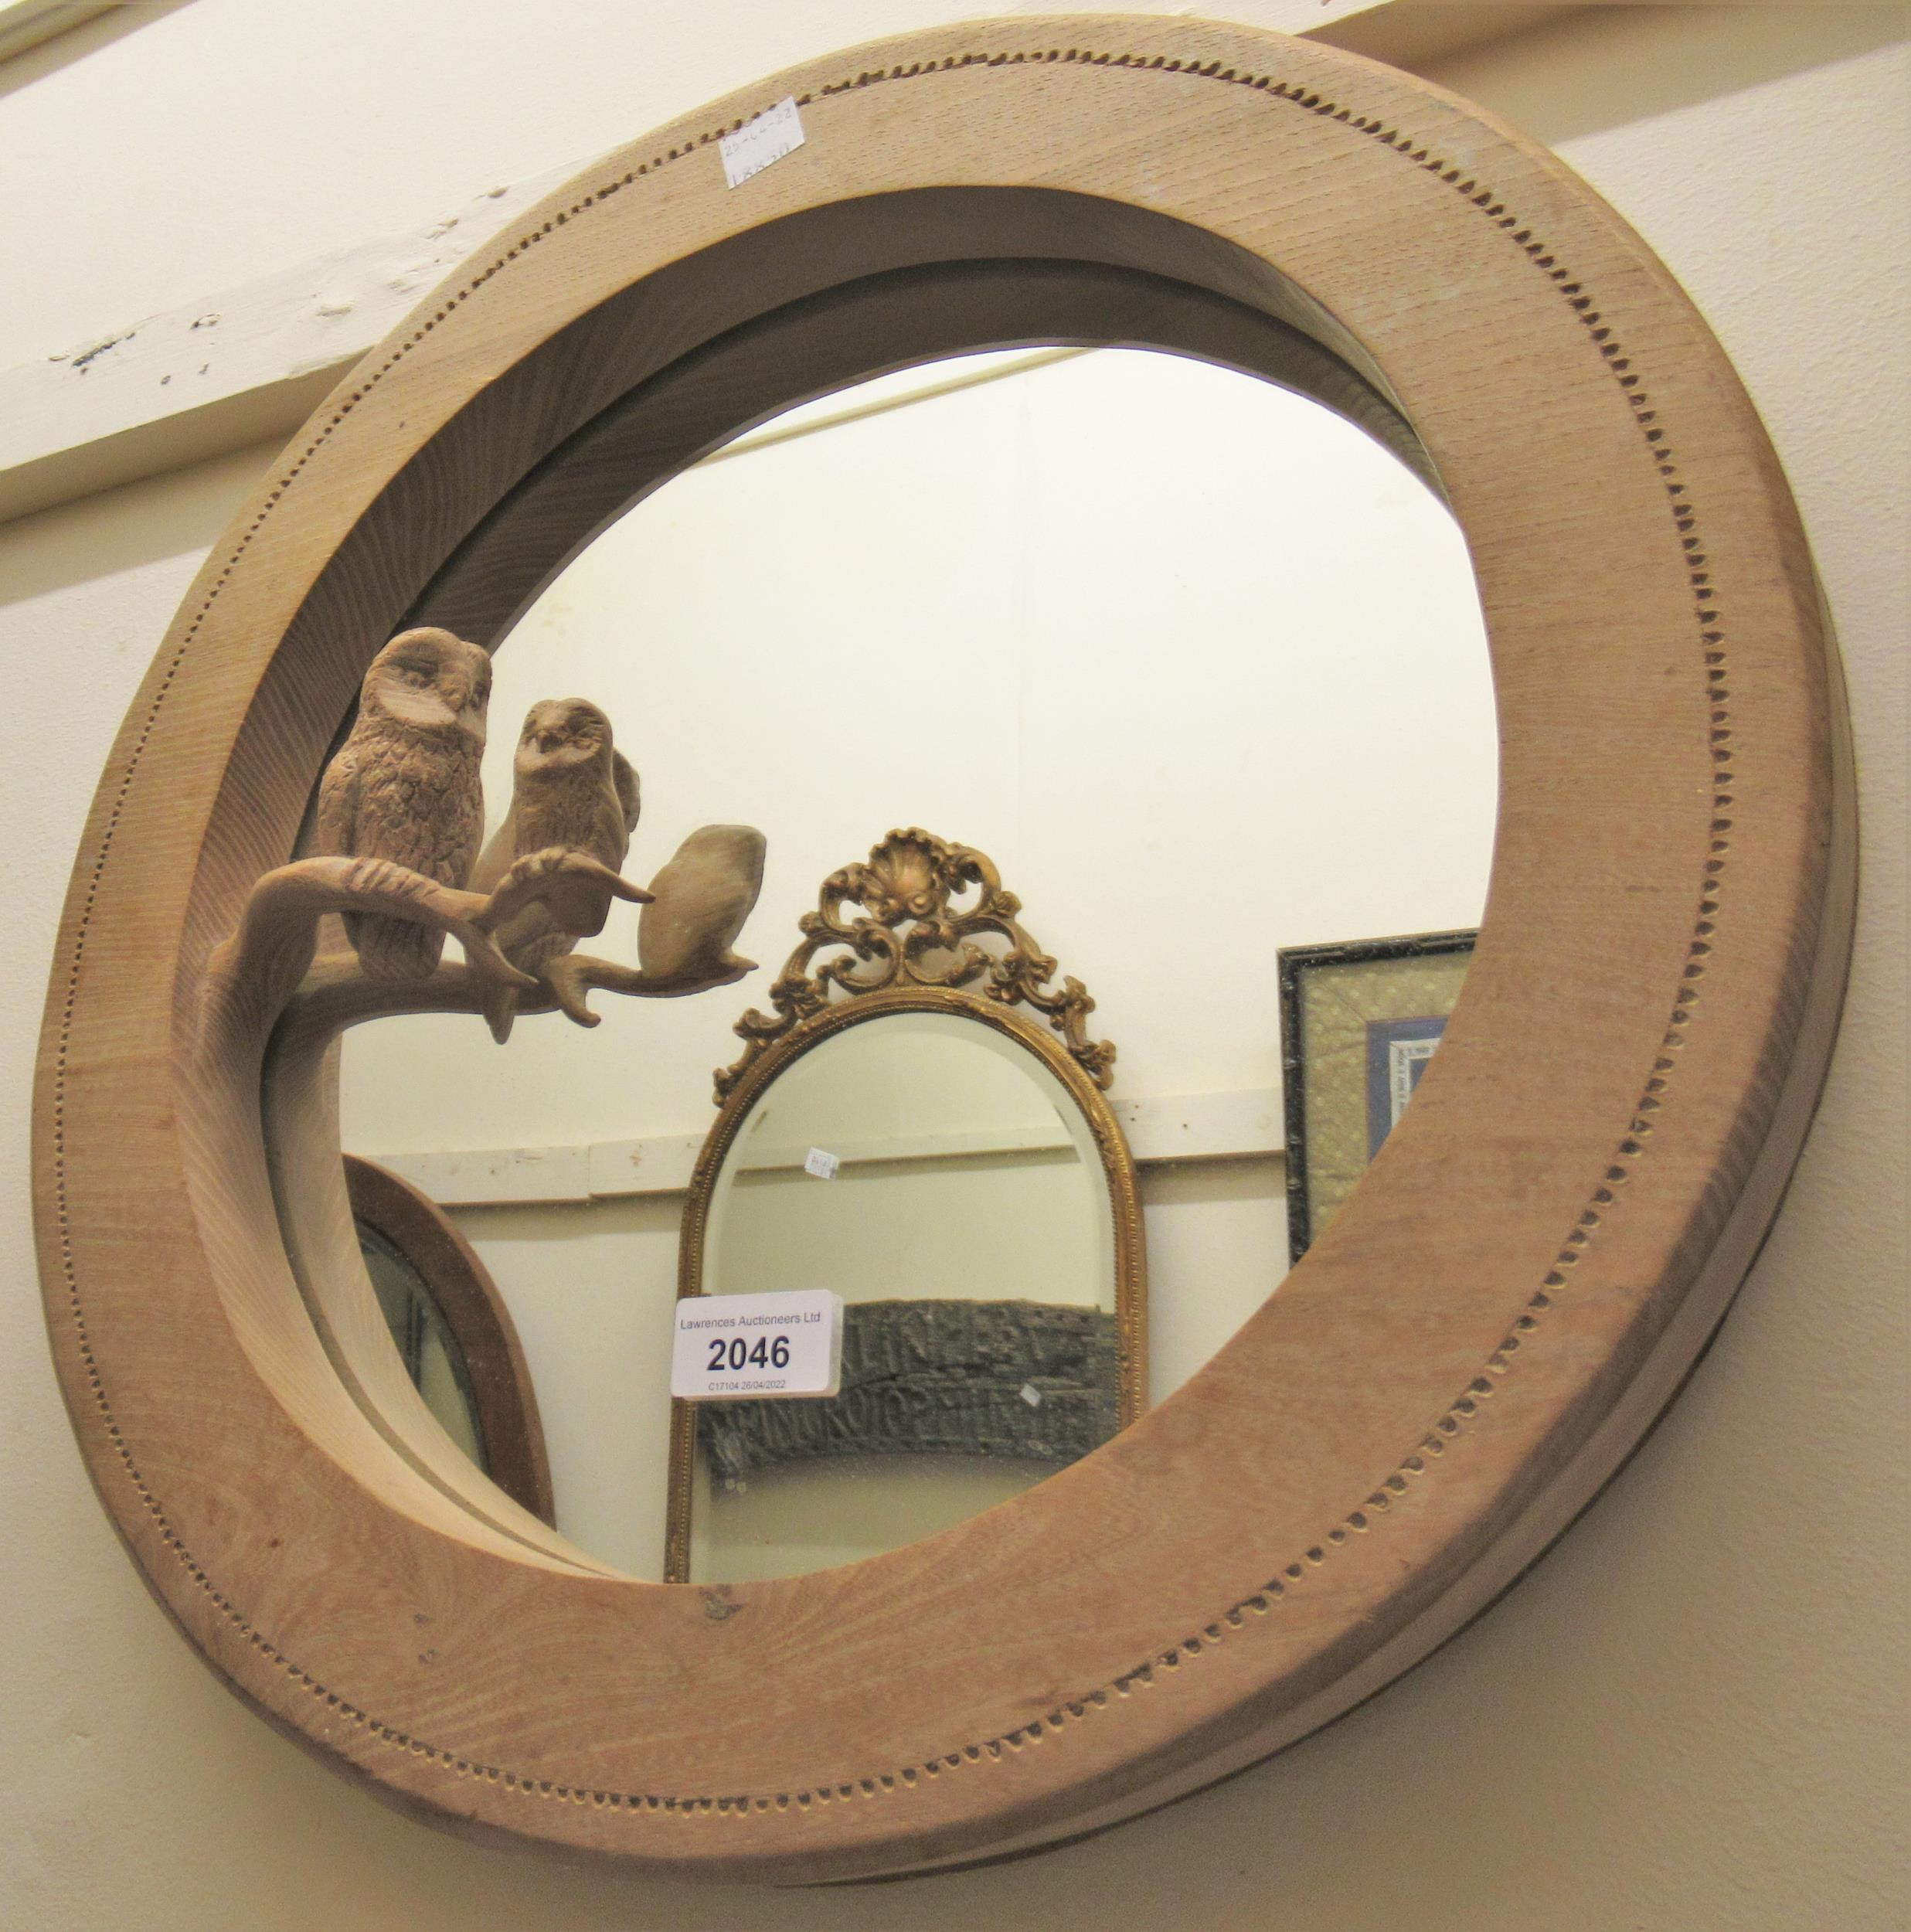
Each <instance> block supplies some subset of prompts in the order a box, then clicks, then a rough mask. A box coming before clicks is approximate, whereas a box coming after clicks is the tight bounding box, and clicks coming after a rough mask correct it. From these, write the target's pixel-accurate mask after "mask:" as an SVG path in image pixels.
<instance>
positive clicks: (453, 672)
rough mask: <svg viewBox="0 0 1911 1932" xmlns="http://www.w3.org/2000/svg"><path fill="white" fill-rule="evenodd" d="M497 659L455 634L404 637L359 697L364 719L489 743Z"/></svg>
mask: <svg viewBox="0 0 1911 1932" xmlns="http://www.w3.org/2000/svg"><path fill="white" fill-rule="evenodd" d="M490 702H491V658H490V655H489V654H488V652H486V651H483V650H481V649H480V648H479V647H478V645H474V644H467V643H466V642H465V641H464V639H463V638H454V637H453V636H452V634H451V632H450V631H434V630H423V631H401V632H400V634H398V635H397V636H396V637H395V638H393V640H392V641H391V642H390V643H389V644H388V645H386V647H385V648H384V649H383V651H380V652H379V654H378V655H377V656H376V658H373V659H372V668H371V669H370V670H369V671H368V672H366V674H365V683H364V685H363V687H362V689H361V690H360V692H359V712H360V714H361V715H362V716H366V715H369V716H372V717H376V718H388V719H390V720H391V721H392V722H393V723H394V724H397V725H400V726H403V728H404V729H405V730H407V731H412V732H422V733H433V734H444V735H447V736H448V735H450V734H451V733H454V732H455V733H463V734H464V736H466V737H468V738H470V739H472V740H475V742H476V743H478V744H480V745H481V744H483V743H484V742H485V706H487V705H488V704H489V703H490Z"/></svg>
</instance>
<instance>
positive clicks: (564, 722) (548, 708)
mask: <svg viewBox="0 0 1911 1932" xmlns="http://www.w3.org/2000/svg"><path fill="white" fill-rule="evenodd" d="M513 762H514V764H515V767H516V771H517V775H518V777H519V778H521V779H522V778H539V777H556V775H557V774H559V773H560V772H568V771H575V770H576V769H577V768H578V767H580V766H582V765H593V764H594V765H601V766H603V767H604V768H605V769H607V770H608V769H609V767H610V719H608V718H607V717H606V716H604V713H602V712H601V711H600V710H599V709H597V706H595V705H594V704H593V703H592V702H590V699H587V698H546V699H544V700H543V702H542V703H539V704H534V705H533V706H532V707H531V709H530V710H529V712H528V713H526V714H525V720H524V729H523V730H522V731H521V732H520V733H519V734H518V755H517V757H516V759H515V760H514V761H513Z"/></svg>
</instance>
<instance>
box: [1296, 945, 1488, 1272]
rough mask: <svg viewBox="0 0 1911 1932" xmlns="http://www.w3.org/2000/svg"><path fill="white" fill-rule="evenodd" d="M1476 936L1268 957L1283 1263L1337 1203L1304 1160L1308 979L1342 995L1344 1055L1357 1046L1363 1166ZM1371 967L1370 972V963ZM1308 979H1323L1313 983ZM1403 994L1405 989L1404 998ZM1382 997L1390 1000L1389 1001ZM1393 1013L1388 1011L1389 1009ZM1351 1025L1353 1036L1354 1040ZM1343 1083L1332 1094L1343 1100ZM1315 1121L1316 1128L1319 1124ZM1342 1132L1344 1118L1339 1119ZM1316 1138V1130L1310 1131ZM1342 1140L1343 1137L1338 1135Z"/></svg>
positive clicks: (1313, 1049)
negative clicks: (1283, 1192) (1418, 970)
mask: <svg viewBox="0 0 1911 1932" xmlns="http://www.w3.org/2000/svg"><path fill="white" fill-rule="evenodd" d="M1478 937H1479V930H1478V928H1477V927H1469V928H1465V929H1463V930H1454V931H1450V932H1435V933H1406V934H1395V935H1392V937H1387V938H1383V939H1352V940H1334V941H1331V942H1329V943H1327V944H1319V945H1312V946H1285V947H1282V948H1281V949H1280V952H1279V953H1278V954H1277V955H1276V974H1277V980H1278V984H1279V989H1280V1073H1281V1085H1282V1109H1283V1115H1284V1127H1285V1138H1286V1143H1287V1253H1288V1258H1289V1260H1290V1263H1291V1262H1294V1261H1298V1260H1300V1259H1301V1256H1302V1255H1304V1253H1306V1252H1307V1249H1308V1248H1309V1247H1311V1245H1312V1243H1313V1242H1314V1238H1315V1236H1317V1235H1318V1233H1320V1231H1321V1228H1322V1227H1323V1226H1325V1224H1326V1222H1327V1219H1328V1216H1330V1215H1331V1212H1332V1210H1333V1209H1334V1207H1335V1206H1338V1200H1328V1199H1322V1198H1320V1197H1321V1189H1318V1188H1317V1186H1316V1185H1314V1181H1315V1179H1316V1177H1315V1176H1314V1171H1313V1165H1311V1162H1310V1158H1309V1146H1310V1134H1309V1125H1310V1122H1309V1110H1310V1100H1311V1098H1312V1099H1313V1100H1314V1102H1315V1104H1316V1106H1317V1107H1318V1105H1319V1104H1321V1097H1320V1095H1319V1094H1312V1095H1311V1091H1310V1080H1309V1074H1310V1070H1311V1066H1313V1065H1314V1063H1316V1062H1317V1061H1318V1059H1319V1057H1320V1043H1319V1042H1318V1041H1311V1040H1310V1039H1309V1037H1308V1029H1307V1022H1306V1016H1305V1015H1306V1008H1307V993H1308V990H1309V987H1310V983H1311V982H1312V983H1314V984H1315V985H1331V986H1332V988H1333V989H1334V990H1335V991H1336V992H1338V993H1339V994H1340V995H1341V1000H1340V1002H1338V1003H1340V1004H1341V1005H1344V1006H1345V1008H1346V1009H1347V1011H1348V1015H1349V1018H1348V1020H1347V1021H1346V1022H1345V1026H1346V1029H1347V1033H1348V1038H1347V1039H1344V1040H1343V1041H1341V1043H1340V1050H1341V1052H1342V1053H1346V1052H1348V1050H1349V1049H1350V1048H1352V1047H1354V1046H1357V1047H1358V1053H1359V1063H1360V1077H1359V1079H1358V1085H1357V1090H1358V1094H1359V1096H1360V1103H1361V1107H1362V1114H1361V1118H1360V1120H1359V1121H1358V1130H1359V1133H1358V1138H1359V1141H1360V1144H1361V1145H1362V1146H1364V1148H1365V1159H1364V1160H1363V1161H1362V1162H1361V1163H1360V1164H1361V1165H1363V1166H1364V1165H1365V1161H1370V1160H1372V1158H1373V1156H1374V1155H1375V1154H1376V1153H1378V1152H1379V1148H1380V1144H1381V1142H1382V1141H1383V1140H1384V1139H1385V1138H1386V1134H1387V1132H1388V1131H1389V1129H1390V1128H1392V1124H1393V1123H1394V1121H1396V1120H1397V1119H1398V1118H1399V1114H1400V1112H1401V1111H1402V1110H1403V1108H1404V1107H1405V1106H1406V1101H1407V1100H1408V1099H1409V1098H1410V1097H1411V1095H1412V1092H1413V1088H1414V1087H1416V1085H1417V1084H1418V1083H1419V1080H1420V1073H1422V1072H1423V1070H1424V1069H1425V1066H1426V1062H1427V1061H1428V1060H1430V1059H1431V1058H1432V1056H1433V1049H1434V1048H1435V1047H1437V1045H1438V1044H1439V1040H1440V1035H1441V1034H1442V1033H1443V1032H1444V1031H1445V1029H1446V1024H1447V1017H1448V1015H1450V1013H1451V1012H1452V1010H1453V1003H1454V999H1455V998H1457V995H1458V992H1459V984H1460V979H1461V978H1464V972H1465V967H1464V957H1466V956H1467V955H1470V954H1471V953H1472V951H1473V947H1474V941H1475V940H1477V938H1478ZM1403 962H1405V963H1406V965H1407V966H1408V967H1409V968H1410V967H1411V966H1412V964H1413V963H1414V962H1425V963H1426V964H1429V965H1431V966H1439V965H1449V966H1450V965H1454V964H1457V966H1458V970H1457V971H1450V972H1446V973H1438V972H1436V973H1434V974H1433V975H1416V974H1413V973H1412V972H1410V971H1406V972H1403V971H1401V970H1400V968H1401V964H1402V963H1403ZM1376 968H1379V969H1380V970H1379V971H1376V970H1375V969H1376ZM1317 975H1326V976H1331V978H1330V979H1325V980H1317V978H1316V976H1317ZM1402 995H1406V998H1404V1003H1403V999H1402V997H1401V996H1402ZM1390 996H1391V997H1390ZM1396 1009H1397V1010H1396ZM1355 1027H1358V1028H1359V1029H1360V1032H1359V1036H1358V1040H1357V1041H1356V1040H1355V1039H1354V1038H1353V1034H1354V1029H1355ZM1347 1084H1348V1083H1347V1081H1346V1080H1345V1079H1343V1080H1342V1081H1341V1089H1342V1091H1341V1094H1340V1095H1339V1100H1340V1101H1341V1104H1342V1106H1343V1107H1345V1104H1346V1095H1345V1088H1346V1087H1347ZM1315 1126H1316V1128H1317V1129H1318V1121H1317V1122H1316V1123H1315ZM1341 1127H1342V1128H1343V1130H1345V1129H1347V1128H1351V1127H1352V1123H1351V1122H1343V1123H1341ZM1314 1138H1316V1140H1318V1138H1319V1137H1318V1131H1317V1134H1316V1135H1315V1137H1314ZM1342 1138H1345V1131H1344V1132H1343V1135H1342ZM1350 1185H1351V1183H1350Z"/></svg>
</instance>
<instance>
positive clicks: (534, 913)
mask: <svg viewBox="0 0 1911 1932" xmlns="http://www.w3.org/2000/svg"><path fill="white" fill-rule="evenodd" d="M512 777H513V786H512V797H511V809H510V811H509V812H508V814H507V815H506V816H505V821H504V823H503V824H502V825H500V826H499V827H498V830H497V831H496V832H495V833H494V834H493V835H492V836H491V841H490V842H489V843H488V845H486V847H485V852H484V855H483V856H482V857H481V859H479V861H478V869H477V872H476V873H475V874H474V876H473V879H472V881H471V883H472V886H473V888H474V889H475V890H477V891H479V892H486V891H488V890H490V889H491V887H492V886H495V885H496V883H498V879H502V877H503V876H504V875H505V872H507V871H508V869H510V867H511V865H512V862H513V861H514V860H515V859H522V858H523V857H525V855H527V854H529V853H531V852H544V851H547V850H549V849H551V848H553V847H557V848H559V849H562V850H563V851H566V852H582V853H583V854H584V855H586V856H587V858H591V859H596V860H597V861H598V862H599V863H600V864H601V865H604V866H607V867H608V868H609V869H610V870H611V871H612V872H617V871H618V870H620V869H621V868H622V866H623V864H624V855H625V853H626V852H628V851H629V849H630V845H631V833H632V832H634V830H635V829H636V828H637V820H638V810H639V807H640V803H641V801H640V798H639V793H638V777H637V774H636V772H635V771H634V770H633V769H632V768H631V764H630V761H629V760H627V759H626V758H625V757H624V755H623V753H621V752H620V751H618V750H617V748H616V747H615V745H614V743H612V741H611V732H610V719H609V718H608V717H607V716H605V715H604V713H603V712H602V711H601V710H600V709H599V708H598V707H597V706H596V705H594V704H592V703H591V702H590V701H589V700H588V699H584V698H547V699H544V700H543V701H542V702H540V703H538V704H534V705H533V706H532V707H531V709H530V711H529V713H527V714H526V716H525V721H524V729H523V730H522V732H520V733H519V736H518V749H517V753H516V756H515V758H514V759H513V760H512ZM564 910H565V908H564V906H563V902H562V900H561V899H555V900H551V901H549V902H541V903H539V904H537V905H534V906H527V907H526V908H525V910H524V911H523V912H522V913H519V914H518V915H517V916H516V917H515V918H513V919H512V920H508V921H507V922H506V923H505V924H504V925H503V926H502V927H500V928H499V929H498V933H497V934H496V938H497V940H498V947H499V948H500V950H501V951H502V952H503V953H504V954H505V957H506V958H507V959H508V960H509V961H511V963H512V964H513V965H514V966H517V967H519V968H522V970H523V971H525V972H528V973H536V972H537V971H539V968H542V966H543V965H544V964H546V962H547V961H550V960H553V959H555V958H557V957H559V956H560V955H561V954H565V953H568V952H570V951H571V949H572V948H573V947H574V946H576V944H577V935H576V934H575V933H573V932H570V931H568V930H565V929H564V927H563V923H562V921H563V915H564ZM515 1007H516V1001H515V998H514V997H513V996H512V994H511V993H510V992H509V991H508V989H506V988H499V989H498V991H497V992H495V994H494V995H492V996H491V998H489V999H488V1002H487V1004H486V1007H485V1018H486V1019H488V1021H489V1022H491V1032H492V1033H493V1034H494V1035H495V1036H496V1037H497V1038H498V1039H500V1040H502V1039H505V1038H506V1037H507V1036H508V1035H509V1033H510V1031H511V1022H512V1015H513V1013H514V1012H515Z"/></svg>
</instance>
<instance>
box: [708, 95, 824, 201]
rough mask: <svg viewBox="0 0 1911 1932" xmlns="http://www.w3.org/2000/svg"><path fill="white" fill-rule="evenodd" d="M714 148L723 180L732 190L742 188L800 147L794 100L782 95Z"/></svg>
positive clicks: (800, 127) (800, 120)
mask: <svg viewBox="0 0 1911 1932" xmlns="http://www.w3.org/2000/svg"><path fill="white" fill-rule="evenodd" d="M716 145H717V146H718V148H720V149H721V150H722V151H723V179H725V180H726V182H729V185H731V186H732V187H733V188H740V187H742V186H743V183H744V182H746V181H747V180H749V179H750V176H751V175H760V174H761V173H762V172H763V170H764V169H765V168H767V167H768V166H769V165H770V163H771V162H773V161H780V160H781V159H782V158H784V155H787V154H793V153H794V152H795V151H796V150H797V148H801V146H802V145H803V117H802V116H801V114H798V113H797V111H796V98H795V97H794V95H786V96H785V97H784V98H783V99H782V100H779V101H778V102H777V104H776V105H775V106H774V107H771V108H769V109H768V110H767V111H765V112H763V113H762V114H759V115H758V116H757V118H756V119H755V120H754V121H746V123H745V124H743V126H742V127H740V128H738V129H737V131H736V133H735V134H726V135H725V136H724V137H723V139H722V140H721V141H719V142H718V143H717V144H716Z"/></svg>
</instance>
